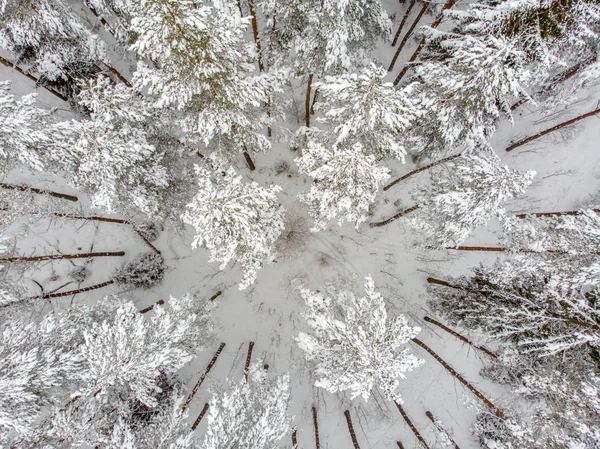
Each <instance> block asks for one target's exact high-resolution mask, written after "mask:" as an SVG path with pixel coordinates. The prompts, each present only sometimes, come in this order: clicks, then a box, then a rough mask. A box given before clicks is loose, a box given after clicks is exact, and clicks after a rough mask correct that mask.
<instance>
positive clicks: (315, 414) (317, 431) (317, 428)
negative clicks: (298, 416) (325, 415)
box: [312, 405, 321, 449]
mask: <svg viewBox="0 0 600 449" xmlns="http://www.w3.org/2000/svg"><path fill="white" fill-rule="evenodd" d="M312 415H313V427H314V428H315V447H316V449H321V443H320V442H319V422H318V421H317V409H316V408H315V406H314V405H313V408H312Z"/></svg>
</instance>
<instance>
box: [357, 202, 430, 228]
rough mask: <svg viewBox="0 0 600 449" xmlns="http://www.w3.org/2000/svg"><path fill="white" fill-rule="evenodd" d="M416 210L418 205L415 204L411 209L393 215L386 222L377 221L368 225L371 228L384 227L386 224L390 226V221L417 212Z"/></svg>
mask: <svg viewBox="0 0 600 449" xmlns="http://www.w3.org/2000/svg"><path fill="white" fill-rule="evenodd" d="M418 208H419V205H418V204H415V205H414V206H413V207H409V208H408V209H405V210H403V211H400V212H398V213H397V214H396V215H394V216H393V217H390V218H388V219H387V220H383V221H378V222H377V223H369V226H371V227H372V228H376V227H380V226H385V225H387V224H390V223H391V222H392V221H394V220H397V219H398V218H400V217H403V216H404V215H406V214H409V213H411V212H413V211H415V210H417V209H418Z"/></svg>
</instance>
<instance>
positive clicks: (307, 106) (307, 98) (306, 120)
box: [305, 73, 313, 128]
mask: <svg viewBox="0 0 600 449" xmlns="http://www.w3.org/2000/svg"><path fill="white" fill-rule="evenodd" d="M312 81H313V74H312V73H311V74H310V75H308V85H307V87H306V113H305V122H306V123H305V125H306V127H307V128H310V94H311V88H312Z"/></svg>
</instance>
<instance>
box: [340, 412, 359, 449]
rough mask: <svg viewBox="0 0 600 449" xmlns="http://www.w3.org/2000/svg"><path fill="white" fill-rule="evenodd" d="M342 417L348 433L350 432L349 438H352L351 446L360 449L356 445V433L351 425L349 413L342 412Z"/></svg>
mask: <svg viewBox="0 0 600 449" xmlns="http://www.w3.org/2000/svg"><path fill="white" fill-rule="evenodd" d="M344 416H345V417H346V423H347V424H348V432H350V438H352V444H354V449H360V446H359V445H358V440H357V439H356V433H355V432H354V426H353V425H352V418H351V417H350V412H349V411H348V410H346V411H345V412H344Z"/></svg>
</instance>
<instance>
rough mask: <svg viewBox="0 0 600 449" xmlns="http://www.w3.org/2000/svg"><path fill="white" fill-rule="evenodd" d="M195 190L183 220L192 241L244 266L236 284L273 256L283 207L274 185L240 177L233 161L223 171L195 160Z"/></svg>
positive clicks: (215, 257) (217, 258) (216, 258)
mask: <svg viewBox="0 0 600 449" xmlns="http://www.w3.org/2000/svg"><path fill="white" fill-rule="evenodd" d="M196 174H197V176H198V193H197V195H196V196H195V197H194V199H193V201H192V202H191V203H190V204H188V205H187V210H186V211H185V212H184V214H183V215H182V216H181V218H182V220H183V221H184V222H185V223H187V224H190V225H192V226H193V227H194V228H195V229H196V236H195V237H194V241H193V242H192V247H193V248H197V247H199V246H205V247H206V248H207V249H208V250H209V251H210V255H211V257H210V261H211V262H220V263H221V265H220V267H219V269H221V270H222V269H224V268H225V266H226V265H227V264H228V263H229V262H230V261H237V262H239V263H240V265H241V267H242V271H243V277H242V281H241V282H240V290H243V289H245V288H247V287H248V286H249V285H250V284H253V283H254V281H255V280H256V276H257V272H258V270H259V269H260V268H261V267H262V265H263V264H264V263H266V262H270V261H271V260H272V259H273V256H274V254H273V248H274V244H275V240H277V237H279V234H281V232H282V231H283V228H284V222H283V217H284V215H285V209H284V208H283V207H282V206H281V205H280V204H279V200H278V199H277V195H276V194H277V192H279V191H280V190H281V188H280V187H279V186H276V185H272V186H271V187H269V188H263V187H261V186H259V185H258V184H257V183H256V182H252V183H244V182H242V177H241V176H238V175H237V173H236V172H235V170H234V169H233V167H229V168H227V169H226V170H225V171H222V170H221V169H219V168H217V170H216V171H215V172H212V171H211V170H209V169H208V168H207V167H204V166H198V165H197V166H196Z"/></svg>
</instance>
